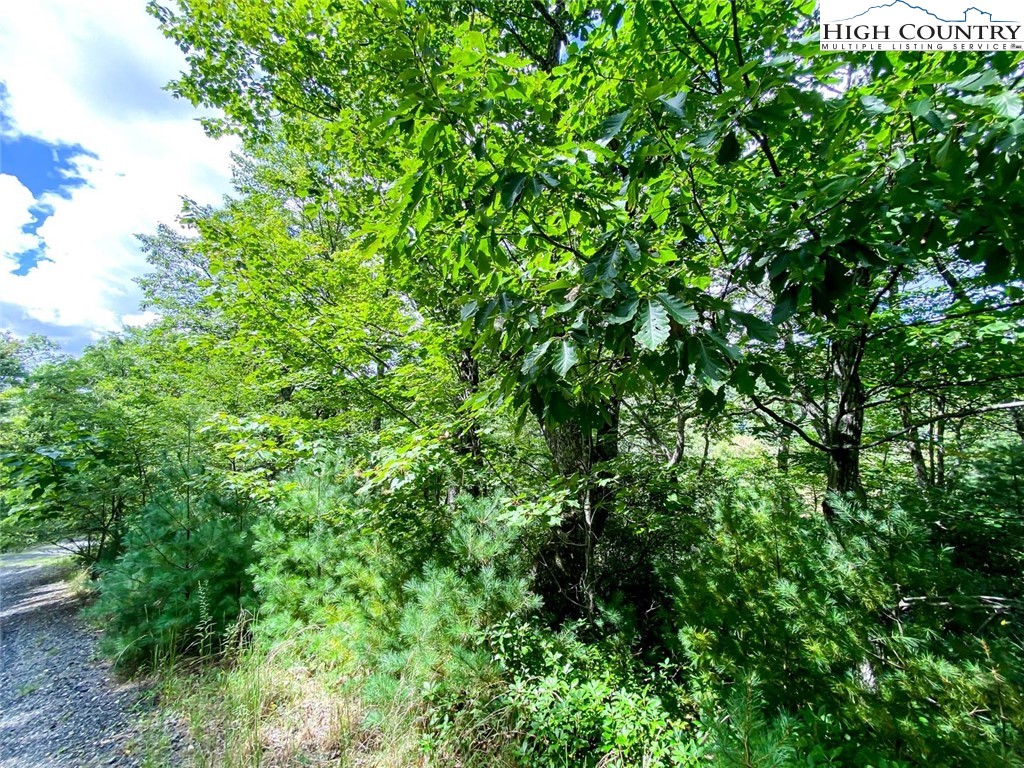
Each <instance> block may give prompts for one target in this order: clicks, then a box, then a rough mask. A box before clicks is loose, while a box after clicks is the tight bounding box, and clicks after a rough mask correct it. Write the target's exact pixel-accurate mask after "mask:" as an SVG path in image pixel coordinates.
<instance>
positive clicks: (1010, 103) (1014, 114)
mask: <svg viewBox="0 0 1024 768" xmlns="http://www.w3.org/2000/svg"><path fill="white" fill-rule="evenodd" d="M988 103H989V105H990V106H991V107H992V109H993V110H995V113H996V114H997V115H999V116H1000V117H1008V118H1010V119H1011V120H1015V119H1016V118H1018V117H1020V113H1021V109H1022V107H1024V105H1022V103H1021V100H1020V96H1018V95H1017V94H1015V93H1013V92H1012V91H1003V92H1002V93H999V94H996V95H995V96H992V97H990V98H989V99H988Z"/></svg>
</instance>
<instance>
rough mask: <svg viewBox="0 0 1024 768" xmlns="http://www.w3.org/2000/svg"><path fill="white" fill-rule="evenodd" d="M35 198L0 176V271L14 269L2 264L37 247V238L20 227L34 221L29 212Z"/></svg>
mask: <svg viewBox="0 0 1024 768" xmlns="http://www.w3.org/2000/svg"><path fill="white" fill-rule="evenodd" d="M35 203H36V201H35V198H34V197H33V196H32V192H31V191H29V189H28V187H26V186H25V185H24V184H22V183H21V182H20V181H18V179H17V178H15V177H14V176H11V175H9V174H6V173H0V269H10V268H14V267H16V266H17V264H15V263H12V264H11V266H10V267H7V265H6V262H5V261H4V259H5V257H7V256H8V255H12V256H13V255H14V254H17V253H24V252H25V251H31V250H32V249H34V248H37V247H38V246H39V238H38V237H36V236H35V235H32V234H29V233H28V232H24V231H22V227H24V226H25V225H27V224H31V223H32V221H34V220H35V216H33V214H32V211H31V208H32V206H33V205H35Z"/></svg>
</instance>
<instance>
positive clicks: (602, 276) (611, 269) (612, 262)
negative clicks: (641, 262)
mask: <svg viewBox="0 0 1024 768" xmlns="http://www.w3.org/2000/svg"><path fill="white" fill-rule="evenodd" d="M618 273H619V248H618V246H615V247H613V248H608V249H606V250H605V251H604V252H603V253H600V254H598V255H597V256H595V257H594V258H593V259H591V260H590V261H588V262H587V263H586V265H584V267H583V269H582V270H581V271H580V275H581V276H582V277H583V279H584V280H586V281H587V282H588V283H589V282H593V281H594V280H595V278H596V279H597V280H599V281H601V282H608V281H609V280H614V279H615V276H616V275H617V274H618Z"/></svg>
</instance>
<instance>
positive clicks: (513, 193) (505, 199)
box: [501, 173, 526, 210]
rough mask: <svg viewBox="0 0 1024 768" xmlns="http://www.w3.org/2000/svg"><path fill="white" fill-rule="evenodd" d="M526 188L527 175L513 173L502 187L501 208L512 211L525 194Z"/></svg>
mask: <svg viewBox="0 0 1024 768" xmlns="http://www.w3.org/2000/svg"><path fill="white" fill-rule="evenodd" d="M524 186H526V174H525V173H512V174H509V175H508V176H506V177H505V182H504V183H503V184H502V185H501V207H502V208H504V209H505V210H510V209H511V208H512V206H514V205H515V204H516V201H517V200H518V199H519V196H520V195H521V194H522V193H523V187H524Z"/></svg>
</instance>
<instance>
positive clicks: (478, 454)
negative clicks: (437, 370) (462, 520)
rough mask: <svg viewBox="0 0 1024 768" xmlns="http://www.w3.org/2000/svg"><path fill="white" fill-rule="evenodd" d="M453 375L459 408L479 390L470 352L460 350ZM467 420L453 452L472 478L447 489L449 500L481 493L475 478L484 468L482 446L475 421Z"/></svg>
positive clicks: (470, 417) (471, 418) (475, 363)
mask: <svg viewBox="0 0 1024 768" xmlns="http://www.w3.org/2000/svg"><path fill="white" fill-rule="evenodd" d="M455 373H456V375H457V376H458V379H459V382H460V383H461V384H462V393H461V395H460V396H459V406H460V407H461V406H462V405H463V404H464V403H465V402H466V401H467V400H468V399H469V398H470V397H472V396H473V395H475V394H476V393H477V390H479V388H480V364H479V363H478V362H477V360H476V358H475V357H474V356H473V351H472V350H470V349H462V350H460V352H459V358H458V360H457V361H456V364H455ZM467 419H468V420H467V422H466V423H465V425H464V426H462V427H461V428H460V429H459V432H458V434H456V435H455V450H456V452H457V453H458V454H459V455H460V456H462V457H464V458H465V459H466V460H467V463H468V466H469V470H470V472H471V473H472V475H473V477H472V479H471V480H470V482H469V483H465V481H464V480H463V482H462V483H460V484H459V486H458V487H453V488H449V489H448V497H449V499H454V497H455V496H457V495H458V494H459V492H460V490H464V491H466V493H468V494H469V495H470V496H472V497H473V498H477V497H478V496H480V493H481V489H480V483H479V482H478V481H477V479H476V478H477V476H478V475H479V472H480V470H482V469H483V466H484V462H483V445H482V443H481V442H480V433H479V431H478V430H477V428H476V421H475V420H473V417H472V416H468V417H467Z"/></svg>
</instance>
